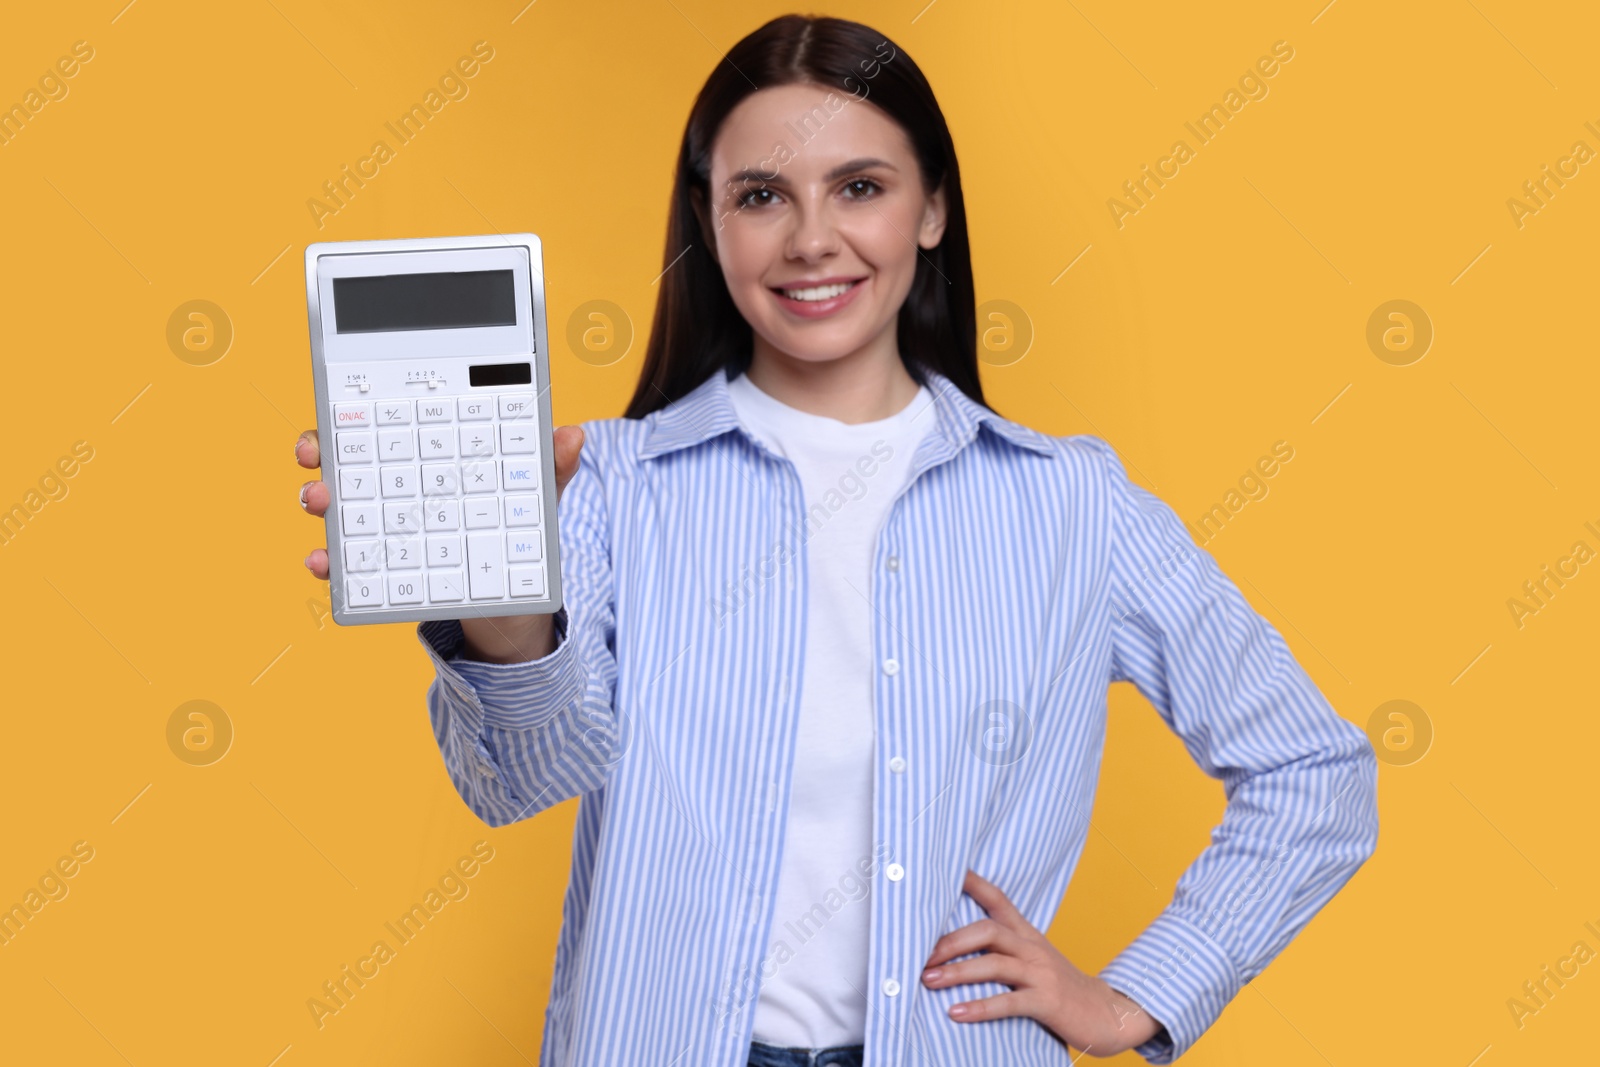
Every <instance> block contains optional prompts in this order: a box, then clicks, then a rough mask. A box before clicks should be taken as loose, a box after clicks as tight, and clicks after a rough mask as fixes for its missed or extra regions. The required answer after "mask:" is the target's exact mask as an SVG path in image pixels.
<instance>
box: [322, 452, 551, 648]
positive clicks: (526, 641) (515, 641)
mask: <svg viewBox="0 0 1600 1067" xmlns="http://www.w3.org/2000/svg"><path fill="white" fill-rule="evenodd" d="M553 436H554V439H555V467H556V499H557V500H560V499H561V493H562V491H563V490H565V489H566V487H567V483H568V482H570V481H571V480H572V476H573V475H574V474H576V473H578V457H579V455H580V454H581V453H582V451H583V428H582V427H580V426H557V427H556V428H555V433H554V435H553ZM294 458H295V461H296V462H297V463H299V464H300V466H302V467H311V468H319V467H321V466H322V448H321V444H320V442H319V441H318V440H317V431H316V430H307V431H305V432H304V433H302V434H301V435H300V437H299V438H298V439H297V440H296V441H295V443H294ZM331 501H332V497H331V494H330V493H329V491H328V483H327V482H324V481H320V480H319V481H312V482H306V483H305V484H304V485H302V486H301V487H300V506H301V507H302V508H304V509H305V510H306V512H307V513H309V514H311V515H314V516H316V517H318V518H321V517H322V516H324V515H326V514H327V513H328V505H329V503H331ZM305 565H306V568H307V569H308V570H310V571H311V573H312V575H314V576H315V577H317V578H320V579H322V580H323V581H326V580H327V578H328V550H327V548H326V547H325V546H324V547H318V548H313V549H312V550H311V554H310V555H309V556H307V557H306V559H305ZM461 629H462V632H463V633H464V634H465V635H466V639H467V640H466V649H465V653H466V655H467V656H468V657H469V658H471V659H479V660H485V661H488V662H491V663H520V662H522V661H524V660H530V659H539V658H540V657H542V656H546V655H549V654H550V653H551V652H553V651H554V650H555V623H554V621H553V617H552V616H550V615H512V616H502V617H499V618H483V617H481V616H480V617H474V618H469V619H462V620H461Z"/></svg>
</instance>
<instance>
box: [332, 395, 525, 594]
mask: <svg viewBox="0 0 1600 1067" xmlns="http://www.w3.org/2000/svg"><path fill="white" fill-rule="evenodd" d="M533 401H534V396H533V394H532V393H516V392H512V393H499V394H477V395H473V396H443V397H434V398H428V399H421V398H407V399H400V400H375V401H362V402H355V403H346V402H339V403H335V404H334V405H333V411H334V418H333V425H334V427H335V433H334V444H335V450H336V455H337V466H338V477H339V500H340V511H339V516H340V527H341V529H342V530H343V531H344V543H343V545H342V546H341V550H342V552H343V561H344V570H345V576H344V580H345V600H346V603H347V604H348V605H349V606H350V607H351V608H381V607H410V606H422V605H435V604H461V603H474V602H479V603H483V602H493V601H503V600H506V599H508V598H525V597H542V596H544V595H545V588H546V581H545V579H546V571H545V559H544V534H543V531H542V530H541V529H540V519H541V515H542V514H543V499H542V497H541V495H540V492H539V480H540V463H539V447H538V440H539V434H538V427H537V426H536V425H535V423H534V421H533V411H534V405H533Z"/></svg>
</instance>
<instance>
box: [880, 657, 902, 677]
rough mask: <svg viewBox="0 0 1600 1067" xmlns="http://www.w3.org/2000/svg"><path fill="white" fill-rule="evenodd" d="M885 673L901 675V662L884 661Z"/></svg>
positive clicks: (894, 660)
mask: <svg viewBox="0 0 1600 1067" xmlns="http://www.w3.org/2000/svg"><path fill="white" fill-rule="evenodd" d="M883 673H884V674H899V673H900V661H899V660H897V659H886V660H884V661H883Z"/></svg>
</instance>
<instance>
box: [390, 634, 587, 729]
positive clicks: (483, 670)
mask: <svg viewBox="0 0 1600 1067" xmlns="http://www.w3.org/2000/svg"><path fill="white" fill-rule="evenodd" d="M553 621H554V625H555V636H556V647H555V649H554V650H553V651H552V652H550V653H549V654H548V655H545V656H542V657H540V658H539V659H534V660H525V661H523V662H521V663H486V662H484V661H482V660H475V659H467V658H466V657H465V656H463V655H462V654H461V649H462V645H463V644H464V642H465V640H466V635H465V634H463V633H462V630H461V623H460V622H459V621H458V620H456V619H433V620H430V621H427V622H421V623H418V624H417V640H418V641H420V642H421V643H422V647H423V648H424V649H425V650H426V651H427V653H428V658H429V659H431V660H432V661H433V666H434V670H436V671H437V672H438V680H437V682H436V683H435V684H436V685H439V686H442V687H443V688H445V689H447V690H449V691H450V692H451V693H452V694H453V695H454V696H455V697H456V698H458V701H459V703H458V704H457V711H458V713H459V715H460V716H461V718H462V720H463V721H462V723H461V725H462V726H464V727H466V729H467V731H468V733H469V734H470V735H471V736H474V737H475V736H477V735H478V733H479V732H480V729H481V727H482V726H484V725H485V724H487V725H489V726H497V727H501V728H504V729H509V730H532V729H538V728H539V727H541V726H544V725H545V724H546V723H548V722H549V721H550V720H551V719H553V718H555V717H556V715H557V714H558V713H560V712H561V711H562V710H563V709H565V708H569V707H574V706H576V704H577V703H578V700H579V698H580V697H581V696H582V694H583V671H582V664H581V661H580V660H579V658H578V652H577V648H576V647H575V642H574V641H573V640H572V639H571V636H570V635H569V633H568V617H567V609H566V607H565V606H563V607H562V608H561V610H560V611H558V612H556V613H555V615H554V616H553Z"/></svg>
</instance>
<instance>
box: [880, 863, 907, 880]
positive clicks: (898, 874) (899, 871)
mask: <svg viewBox="0 0 1600 1067" xmlns="http://www.w3.org/2000/svg"><path fill="white" fill-rule="evenodd" d="M883 873H884V874H887V875H888V876H889V881H891V882H898V881H899V880H900V879H902V878H904V877H905V876H906V869H905V868H904V867H902V866H900V865H899V864H898V863H891V864H889V866H887V867H885V868H884V869H883Z"/></svg>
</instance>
